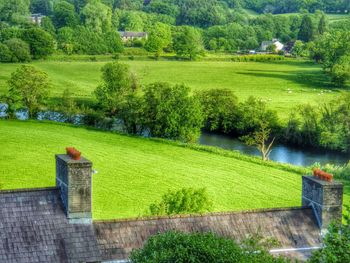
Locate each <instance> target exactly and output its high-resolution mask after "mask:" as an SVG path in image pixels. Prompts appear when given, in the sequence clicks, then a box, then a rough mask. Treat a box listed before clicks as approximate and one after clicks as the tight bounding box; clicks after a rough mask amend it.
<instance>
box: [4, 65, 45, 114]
mask: <svg viewBox="0 0 350 263" xmlns="http://www.w3.org/2000/svg"><path fill="white" fill-rule="evenodd" d="M8 86H9V93H8V100H7V101H8V102H9V104H10V106H11V105H16V108H18V107H21V106H22V107H26V108H28V111H29V116H30V117H31V116H33V114H34V113H35V111H36V110H38V109H39V108H40V106H42V105H43V104H44V103H45V100H46V98H47V95H48V89H49V86H50V83H49V79H48V76H47V74H46V73H45V72H43V71H40V70H38V69H36V68H35V67H33V66H26V65H23V66H21V67H19V68H18V69H17V70H16V71H15V72H13V73H12V74H11V78H10V79H9V80H8Z"/></svg>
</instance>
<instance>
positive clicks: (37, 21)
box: [30, 13, 45, 26]
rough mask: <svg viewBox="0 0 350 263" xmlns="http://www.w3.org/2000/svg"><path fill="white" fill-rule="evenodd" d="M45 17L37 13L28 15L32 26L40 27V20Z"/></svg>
mask: <svg viewBox="0 0 350 263" xmlns="http://www.w3.org/2000/svg"><path fill="white" fill-rule="evenodd" d="M44 17H45V16H44V15H42V14H40V13H38V14H31V15H30V20H31V21H32V23H33V24H36V25H39V26H40V25H41V21H42V19H43V18H44Z"/></svg>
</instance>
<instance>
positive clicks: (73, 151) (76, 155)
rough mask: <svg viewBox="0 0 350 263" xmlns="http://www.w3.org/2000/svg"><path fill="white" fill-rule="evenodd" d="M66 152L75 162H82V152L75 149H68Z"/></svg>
mask: <svg viewBox="0 0 350 263" xmlns="http://www.w3.org/2000/svg"><path fill="white" fill-rule="evenodd" d="M66 152H67V155H69V156H70V157H71V158H72V159H73V160H80V156H81V152H79V151H78V150H77V149H75V148H74V147H67V148H66Z"/></svg>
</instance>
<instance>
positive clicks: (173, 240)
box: [130, 231, 289, 263]
mask: <svg viewBox="0 0 350 263" xmlns="http://www.w3.org/2000/svg"><path fill="white" fill-rule="evenodd" d="M246 244H248V245H249V242H247V243H246ZM255 245H256V242H253V246H248V247H247V246H243V247H241V246H239V245H238V244H237V243H235V242H234V241H232V240H230V239H226V238H223V237H219V236H217V235H214V234H212V233H206V234H201V233H190V234H187V233H181V232H172V231H171V232H166V233H163V234H158V235H155V236H152V237H150V238H149V240H148V241H147V242H146V244H145V246H144V247H143V248H142V249H139V250H134V251H133V252H132V253H131V257H130V259H131V262H133V263H146V262H147V263H148V262H154V263H169V262H178V263H190V262H191V263H197V262H198V263H206V262H208V263H213V262H217V263H236V262H237V263H238V262H247V263H249V262H251V263H252V262H254V263H279V262H281V263H282V262H289V260H287V259H283V258H274V257H273V256H272V255H270V254H269V253H268V252H267V250H265V249H264V248H263V247H257V246H255ZM257 251H258V253H257Z"/></svg>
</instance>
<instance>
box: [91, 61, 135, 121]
mask: <svg viewBox="0 0 350 263" xmlns="http://www.w3.org/2000/svg"><path fill="white" fill-rule="evenodd" d="M101 71H102V81H103V83H102V84H101V85H100V86H98V87H97V88H96V90H95V95H96V98H97V100H98V102H99V104H100V106H101V107H102V108H103V109H104V110H105V111H107V112H108V113H109V114H112V115H113V114H116V113H118V111H119V110H120V107H121V104H123V103H124V102H125V99H126V96H128V95H129V94H132V93H133V92H135V90H134V89H135V80H134V78H133V77H132V74H131V73H130V69H129V66H128V65H126V64H121V63H117V62H113V63H107V64H106V65H105V66H103V68H102V69H101Z"/></svg>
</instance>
